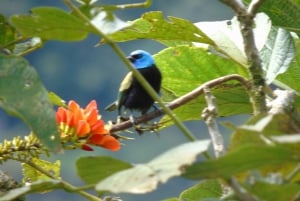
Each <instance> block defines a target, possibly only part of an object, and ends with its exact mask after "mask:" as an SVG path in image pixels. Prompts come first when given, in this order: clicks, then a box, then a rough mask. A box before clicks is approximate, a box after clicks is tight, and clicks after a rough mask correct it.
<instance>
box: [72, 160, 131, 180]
mask: <svg viewBox="0 0 300 201" xmlns="http://www.w3.org/2000/svg"><path fill="white" fill-rule="evenodd" d="M76 166H77V174H78V175H79V176H80V178H81V179H82V180H84V181H85V182H86V183H88V184H96V183H97V182H99V181H101V180H103V179H104V178H106V177H108V176H110V175H112V174H114V173H116V172H118V171H121V170H125V169H128V168H131V167H132V165H131V164H129V163H126V162H124V161H121V160H117V159H114V158H111V157H108V156H99V157H96V156H89V157H81V158H79V159H78V160H77V161H76Z"/></svg>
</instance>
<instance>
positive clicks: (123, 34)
mask: <svg viewBox="0 0 300 201" xmlns="http://www.w3.org/2000/svg"><path fill="white" fill-rule="evenodd" d="M168 19H169V21H167V20H165V19H164V17H163V14H162V12H160V11H152V12H147V13H145V14H143V16H142V17H141V18H140V19H137V20H135V21H133V22H132V25H131V26H130V27H128V28H125V29H124V30H121V31H120V32H116V33H114V34H111V35H109V37H110V38H111V39H112V40H114V41H118V42H122V41H128V40H133V39H153V40H158V41H173V42H175V41H185V42H202V43H209V44H210V43H212V41H211V40H210V39H209V38H207V36H206V35H205V34H203V33H202V32H201V31H200V30H199V29H197V27H195V26H194V25H193V23H191V22H190V21H188V20H185V19H182V18H177V17H168Z"/></svg>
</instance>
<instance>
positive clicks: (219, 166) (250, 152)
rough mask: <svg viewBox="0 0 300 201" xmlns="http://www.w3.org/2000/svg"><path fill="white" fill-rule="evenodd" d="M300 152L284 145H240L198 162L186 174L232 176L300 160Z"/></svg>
mask: <svg viewBox="0 0 300 201" xmlns="http://www.w3.org/2000/svg"><path fill="white" fill-rule="evenodd" d="M299 152H300V151H299V150H295V149H292V148H289V147H287V146H282V145H276V146H275V145H274V146H263V145H254V144H252V145H245V146H240V147H239V148H236V149H234V150H232V151H231V152H229V153H228V154H227V155H225V156H223V157H221V158H218V159H215V160H209V161H204V162H198V163H196V164H194V165H192V166H190V167H189V168H188V169H187V171H186V173H185V176H186V177H188V178H191V179H203V178H230V177H231V176H233V175H235V174H238V173H241V172H244V171H247V170H251V169H256V168H261V167H267V166H273V167H276V166H280V165H282V164H284V163H292V162H294V163H296V162H299V160H300V153H299Z"/></svg>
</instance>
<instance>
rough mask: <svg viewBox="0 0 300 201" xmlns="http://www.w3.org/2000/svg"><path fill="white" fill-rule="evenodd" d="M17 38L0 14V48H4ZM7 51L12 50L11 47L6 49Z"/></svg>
mask: <svg viewBox="0 0 300 201" xmlns="http://www.w3.org/2000/svg"><path fill="white" fill-rule="evenodd" d="M16 38H17V33H16V31H15V29H14V28H13V27H12V26H10V25H9V24H8V22H7V21H6V18H5V17H4V16H3V15H1V14H0V47H5V46H6V45H8V44H9V43H11V42H13V41H14V40H15V39H16ZM6 48H8V49H9V50H12V49H13V46H9V47H6Z"/></svg>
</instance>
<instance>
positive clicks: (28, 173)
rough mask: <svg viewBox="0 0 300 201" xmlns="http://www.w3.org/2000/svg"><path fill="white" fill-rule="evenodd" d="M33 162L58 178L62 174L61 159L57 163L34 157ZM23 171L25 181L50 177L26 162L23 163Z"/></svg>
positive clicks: (30, 181)
mask: <svg viewBox="0 0 300 201" xmlns="http://www.w3.org/2000/svg"><path fill="white" fill-rule="evenodd" d="M31 162H33V163H34V164H36V165H37V166H39V167H40V168H42V169H44V170H45V171H47V172H49V173H51V175H53V176H54V177H56V178H58V177H59V176H60V161H58V160H57V161H56V162H55V163H51V162H49V161H45V160H41V159H38V158H32V160H31ZM22 172H23V182H24V183H25V182H26V183H32V182H35V181H37V180H49V179H50V178H49V177H48V176H47V175H44V174H43V173H41V172H40V171H38V170H37V169H35V168H33V167H31V166H30V165H28V164H26V163H22Z"/></svg>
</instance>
